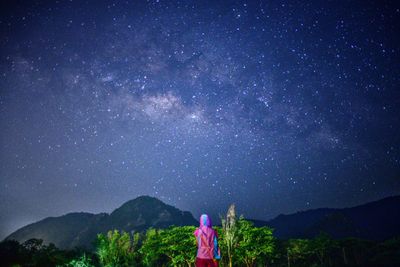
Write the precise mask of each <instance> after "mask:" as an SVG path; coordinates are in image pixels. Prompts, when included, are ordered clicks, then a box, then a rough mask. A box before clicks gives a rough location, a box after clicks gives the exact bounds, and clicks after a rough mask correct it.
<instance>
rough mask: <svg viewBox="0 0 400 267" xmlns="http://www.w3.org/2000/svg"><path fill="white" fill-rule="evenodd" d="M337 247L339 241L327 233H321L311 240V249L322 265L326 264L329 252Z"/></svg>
mask: <svg viewBox="0 0 400 267" xmlns="http://www.w3.org/2000/svg"><path fill="white" fill-rule="evenodd" d="M336 247H337V243H336V242H335V241H334V240H332V239H331V238H330V237H329V236H328V235H327V234H326V233H320V234H319V235H318V236H317V237H315V238H314V239H312V240H311V241H310V249H311V251H312V252H313V253H314V254H315V255H316V256H317V257H318V259H319V261H320V263H321V265H324V263H325V260H326V257H327V256H328V253H329V252H330V251H331V250H333V249H334V248H336Z"/></svg>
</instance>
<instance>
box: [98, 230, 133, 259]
mask: <svg viewBox="0 0 400 267" xmlns="http://www.w3.org/2000/svg"><path fill="white" fill-rule="evenodd" d="M97 255H98V256H99V260H100V262H101V264H102V265H103V266H105V267H115V266H121V267H124V266H135V265H136V263H135V255H134V251H133V247H132V243H131V237H130V235H129V234H128V233H126V232H122V235H121V234H120V232H119V231H118V230H114V231H109V232H108V233H107V235H104V234H98V235H97Z"/></svg>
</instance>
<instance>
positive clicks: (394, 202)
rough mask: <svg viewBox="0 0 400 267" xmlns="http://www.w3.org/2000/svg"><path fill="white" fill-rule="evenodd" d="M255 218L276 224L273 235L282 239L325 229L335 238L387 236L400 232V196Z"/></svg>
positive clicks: (262, 224) (391, 236) (307, 234)
mask: <svg viewBox="0 0 400 267" xmlns="http://www.w3.org/2000/svg"><path fill="white" fill-rule="evenodd" d="M253 222H254V224H255V225H256V226H264V225H267V226H270V227H272V228H274V236H275V237H277V238H280V239H289V238H313V237H315V236H317V235H318V234H319V233H320V232H325V233H327V234H328V235H330V236H331V237H332V238H346V237H356V238H363V239H369V240H385V239H389V238H393V237H396V236H400V227H399V225H400V196H393V197H388V198H384V199H381V200H378V201H374V202H370V203H367V204H364V205H360V206H356V207H352V208H343V209H329V208H321V209H314V210H307V211H301V212H297V213H294V214H289V215H279V216H277V217H276V218H274V219H272V220H270V221H259V220H253Z"/></svg>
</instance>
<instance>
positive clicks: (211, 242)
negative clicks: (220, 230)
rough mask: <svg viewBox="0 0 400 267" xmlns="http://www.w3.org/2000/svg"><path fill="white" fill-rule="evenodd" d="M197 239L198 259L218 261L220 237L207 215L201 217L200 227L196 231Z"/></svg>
mask: <svg viewBox="0 0 400 267" xmlns="http://www.w3.org/2000/svg"><path fill="white" fill-rule="evenodd" d="M194 235H195V236H196V239H197V258H200V259H214V258H216V259H218V258H219V250H218V235H217V232H216V231H215V230H214V229H213V228H212V225H211V219H210V217H209V216H208V215H207V214H203V215H201V216H200V226H199V227H198V228H197V229H196V231H194Z"/></svg>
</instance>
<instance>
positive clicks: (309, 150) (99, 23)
mask: <svg viewBox="0 0 400 267" xmlns="http://www.w3.org/2000/svg"><path fill="white" fill-rule="evenodd" d="M29 2H30V3H28V2H26V3H23V1H22V2H21V3H19V4H16V3H13V4H12V5H11V4H9V5H3V6H2V7H1V10H2V11H1V20H0V29H1V39H0V49H1V57H0V75H1V80H0V90H1V91H0V126H1V154H0V156H1V166H0V199H1V202H0V228H1V231H0V237H4V236H6V235H7V234H9V233H10V232H11V231H12V230H15V229H17V228H18V227H21V226H23V225H25V224H27V223H29V222H33V221H36V220H39V219H42V218H44V217H47V216H58V215H61V214H65V213H67V212H72V211H88V212H95V213H97V212H110V211H112V210H113V209H115V208H117V207H118V206H119V205H121V204H122V203H124V202H125V201H127V200H130V199H133V198H135V197H137V196H139V195H151V196H154V197H157V198H159V199H160V200H162V201H164V202H166V203H168V204H171V205H174V206H176V207H178V208H180V209H183V210H189V211H191V212H192V213H193V214H194V215H195V216H196V217H197V216H198V215H199V214H200V213H201V212H207V213H209V214H211V215H212V216H213V217H214V218H215V219H214V220H216V219H217V217H218V214H222V213H223V212H224V211H225V210H226V208H227V207H228V205H229V204H230V203H236V205H237V207H238V210H239V212H240V213H243V214H244V215H245V216H247V217H250V218H256V219H264V220H266V219H270V218H272V217H274V216H276V215H278V214H280V213H290V212H296V211H299V210H305V209H312V208H319V207H348V206H352V205H358V204H361V203H364V202H367V201H372V200H376V199H379V198H383V197H386V196H389V195H394V194H399V193H400V162H399V160H400V148H399V144H400V132H399V129H400V122H399V115H398V114H400V89H399V85H400V81H399V79H400V64H399V62H400V61H399V60H400V58H399V56H400V51H399V47H400V37H399V36H400V34H399V32H400V31H399V30H400V29H399V28H400V27H399V26H400V19H399V18H400V11H399V5H396V4H395V3H394V2H395V1H393V2H390V1H291V2H288V3H286V2H278V1H253V2H251V1H249V2H241V1H239V2H228V1H221V2H219V3H218V2H216V1H208V2H205V1H182V2H170V1H147V2H145V1H132V2H130V3H124V2H122V1H116V2H115V3H112V2H107V3H104V2H101V1H89V3H87V2H85V3H84V2H83V1H59V2H55V3H47V2H39V3H33V1H29ZM134 2H137V3H134Z"/></svg>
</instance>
